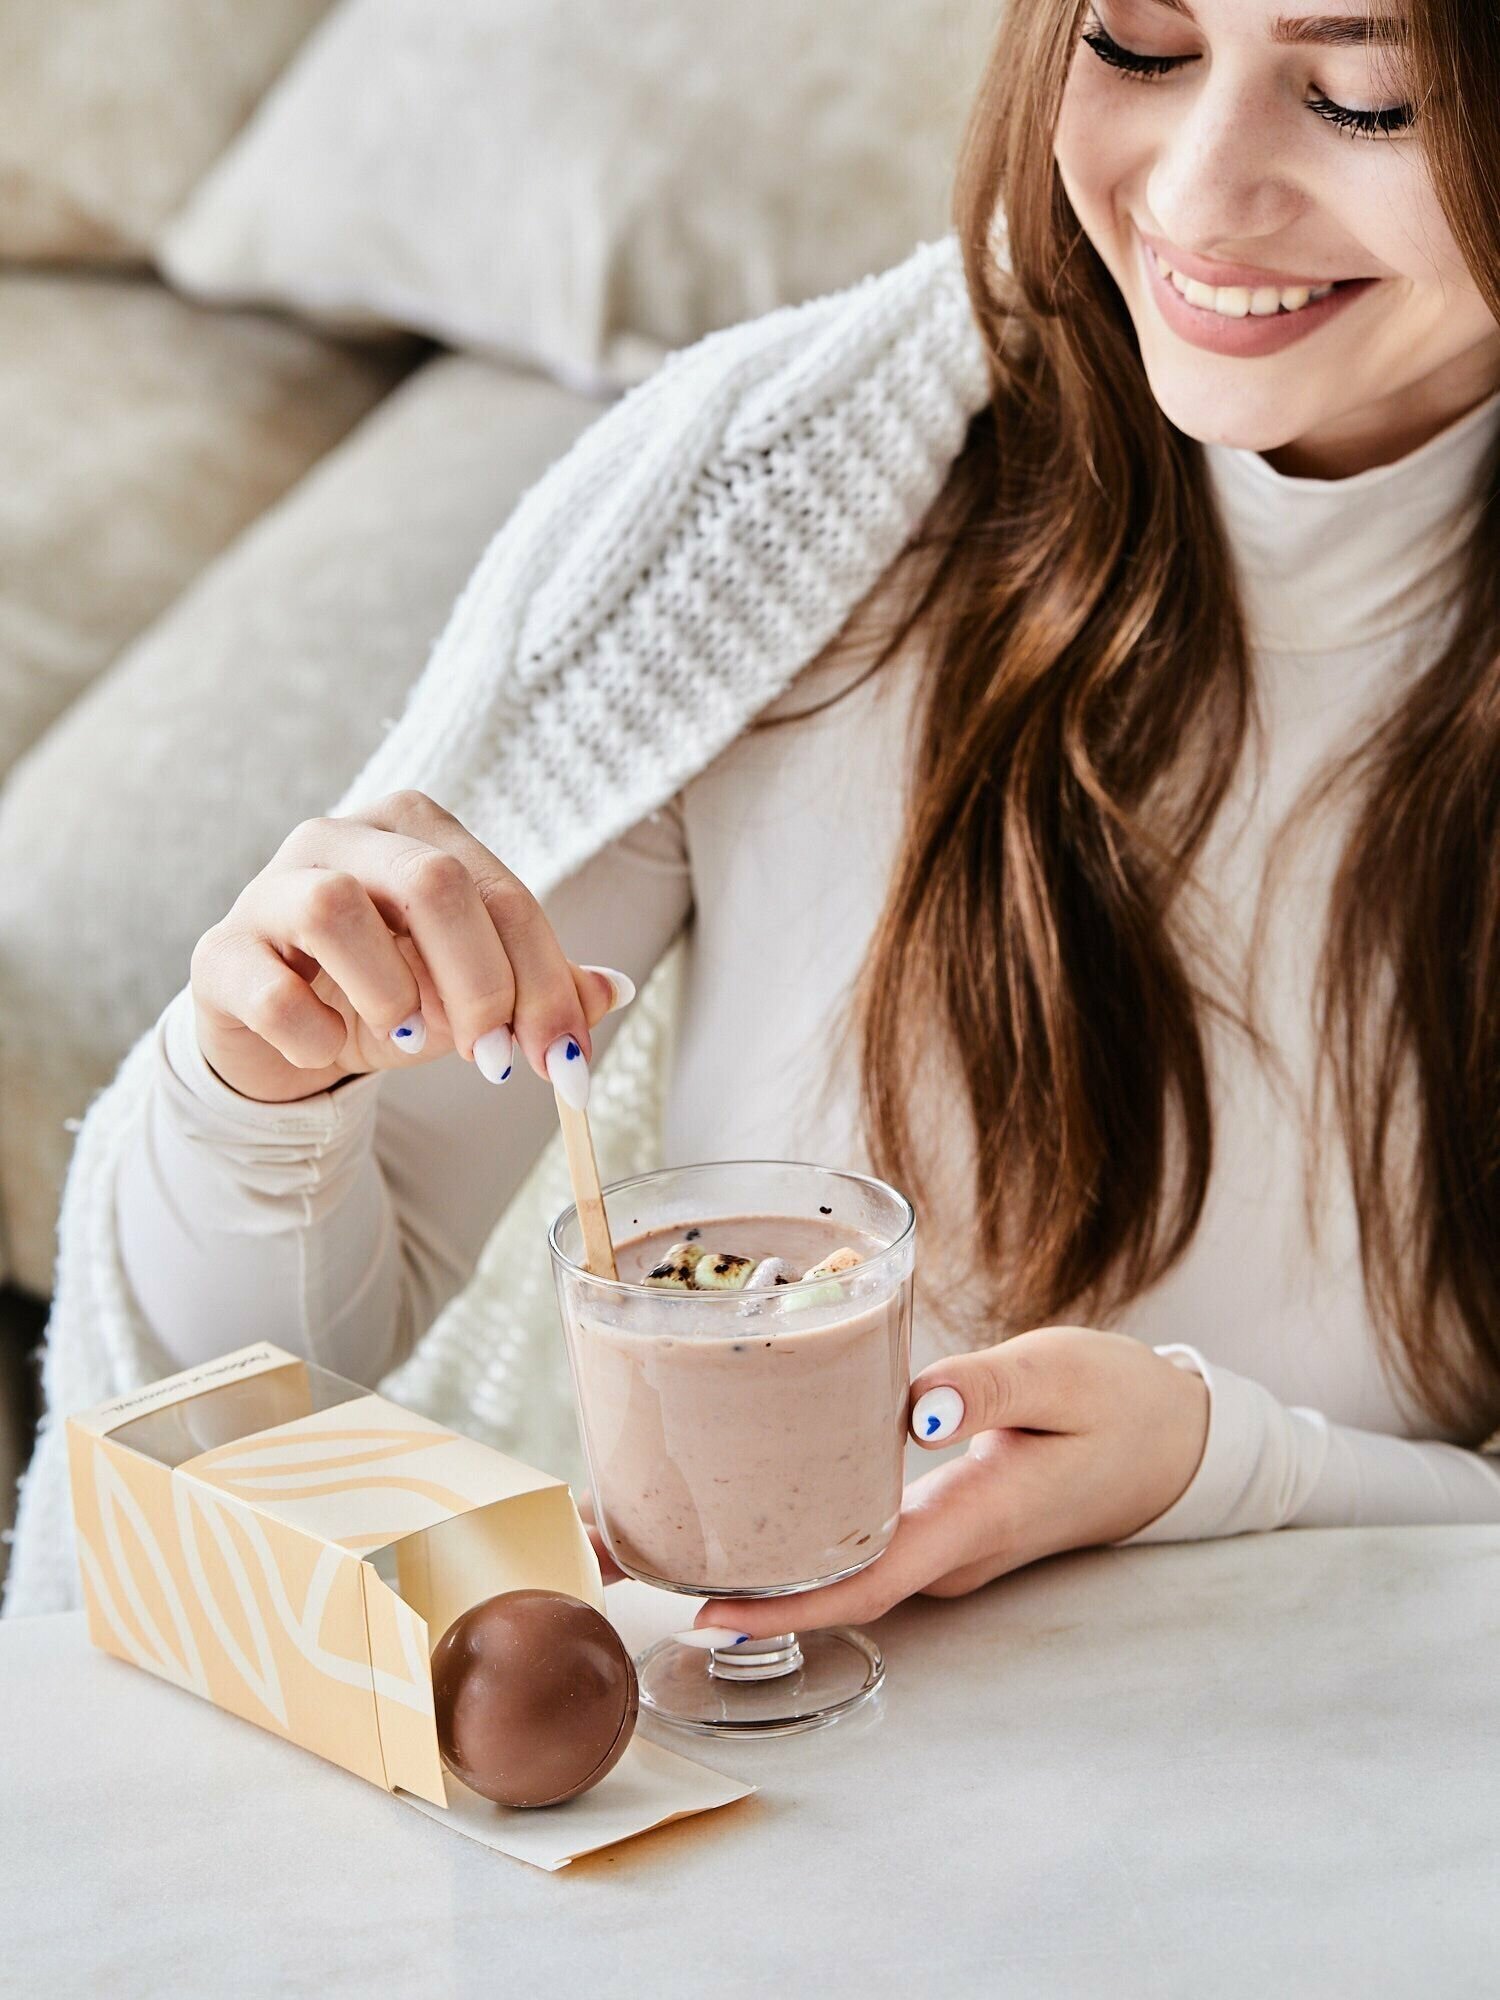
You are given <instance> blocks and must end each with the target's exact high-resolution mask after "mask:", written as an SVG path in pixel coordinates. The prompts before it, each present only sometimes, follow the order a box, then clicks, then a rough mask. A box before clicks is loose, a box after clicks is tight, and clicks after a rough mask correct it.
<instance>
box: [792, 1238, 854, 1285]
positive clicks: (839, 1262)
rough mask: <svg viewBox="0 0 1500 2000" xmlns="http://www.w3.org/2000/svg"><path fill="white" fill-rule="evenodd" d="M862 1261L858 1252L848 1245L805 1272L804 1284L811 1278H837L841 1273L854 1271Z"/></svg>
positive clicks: (803, 1274) (832, 1252)
mask: <svg viewBox="0 0 1500 2000" xmlns="http://www.w3.org/2000/svg"><path fill="white" fill-rule="evenodd" d="M860 1261H861V1259H860V1256H859V1253H858V1251H856V1250H851V1249H849V1248H848V1247H847V1245H846V1246H845V1247H844V1248H843V1249H840V1250H834V1251H831V1252H830V1253H829V1254H828V1256H826V1257H825V1258H824V1259H823V1261H822V1263H821V1264H814V1265H813V1267H812V1269H811V1270H810V1271H804V1272H803V1273H802V1279H803V1283H804V1284H805V1283H806V1281H807V1280H808V1279H809V1278H836V1277H838V1275H839V1273H840V1272H841V1271H852V1270H853V1269H854V1267H855V1265H856V1264H858V1263H859V1262H860Z"/></svg>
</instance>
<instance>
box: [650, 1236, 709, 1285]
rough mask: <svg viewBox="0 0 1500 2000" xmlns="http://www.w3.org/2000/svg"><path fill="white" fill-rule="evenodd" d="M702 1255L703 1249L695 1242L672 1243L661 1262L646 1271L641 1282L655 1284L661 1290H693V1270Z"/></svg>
mask: <svg viewBox="0 0 1500 2000" xmlns="http://www.w3.org/2000/svg"><path fill="white" fill-rule="evenodd" d="M702 1256H703V1251H702V1249H701V1247H700V1246H699V1245H698V1244H696V1243H674V1244H672V1246H671V1247H670V1249H669V1250H668V1251H667V1254H666V1256H665V1257H663V1258H662V1260H661V1262H660V1263H659V1264H657V1265H655V1266H654V1267H653V1268H652V1269H651V1270H649V1271H648V1272H647V1273H646V1275H645V1277H644V1278H643V1279H642V1280H641V1283H642V1284H644V1285H655V1286H657V1287H658V1288H659V1289H661V1290H663V1291H672V1292H690V1291H692V1290H693V1272H694V1271H695V1270H696V1268H697V1266H698V1264H699V1262H700V1260H701V1259H702Z"/></svg>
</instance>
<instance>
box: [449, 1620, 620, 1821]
mask: <svg viewBox="0 0 1500 2000" xmlns="http://www.w3.org/2000/svg"><path fill="white" fill-rule="evenodd" d="M432 1695H433V1705H434V1708H435V1710H436V1714H437V1732H438V1749H439V1751H440V1753H441V1755H442V1759H443V1762H444V1763H445V1764H446V1765H447V1766H448V1769H449V1770H450V1771H451V1772H452V1773H453V1775H454V1776H455V1777H456V1778H458V1779H460V1780H461V1781H462V1782H463V1783H464V1784H466V1785H467V1786H468V1787H469V1790H470V1791H471V1792H479V1793H480V1794H481V1795H482V1796H483V1797H485V1798H487V1799H493V1800H494V1801H495V1803H496V1804H497V1805H502V1806H553V1805H560V1804H561V1803H562V1801H563V1800H564V1799H571V1798H576V1797H577V1796H578V1794H579V1793H580V1792H586V1791H587V1790H588V1789H589V1787H590V1786H591V1785H597V1784H598V1782H599V1780H600V1779H601V1778H602V1777H604V1776H605V1775H606V1774H607V1773H608V1772H609V1771H612V1770H613V1769H614V1767H615V1765H616V1764H617V1763H618V1762H619V1760H620V1758H621V1757H622V1756H623V1754H624V1751H625V1746H626V1744H627V1743H628V1742H629V1741H630V1739H631V1736H632V1735H633V1734H634V1731H635V1723H636V1715H637V1713H638V1710H639V1705H640V1689H639V1687H638V1686H637V1684H636V1677H635V1663H634V1661H633V1660H632V1659H631V1657H630V1655H629V1653H628V1652H627V1651H626V1650H625V1645H624V1642H623V1641H622V1639H621V1638H620V1635H619V1633H618V1632H616V1630H615V1628H614V1626H613V1625H611V1624H610V1622H609V1620H608V1619H607V1618H606V1617H605V1616H604V1615H603V1613H602V1612H599V1611H596V1610H595V1609H594V1607H593V1606H592V1605H591V1604H585V1603H584V1602H583V1601H582V1599H580V1598H577V1597H570V1596H568V1594H567V1593H566V1592H565V1591H561V1590H506V1591H502V1592H501V1593H500V1595H499V1596H498V1597H487V1598H486V1599H485V1600H484V1602H483V1603H482V1604H476V1605H474V1606H473V1608H472V1609H471V1610H468V1611H465V1612H464V1613H463V1615H462V1616H461V1617H458V1618H455V1619H454V1621H453V1623H452V1624H451V1625H450V1626H449V1627H448V1629H447V1631H446V1632H445V1633H444V1634H443V1636H442V1638H441V1639H439V1640H438V1642H437V1645H436V1646H435V1647H434V1648H433V1653H432Z"/></svg>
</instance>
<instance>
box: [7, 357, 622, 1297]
mask: <svg viewBox="0 0 1500 2000" xmlns="http://www.w3.org/2000/svg"><path fill="white" fill-rule="evenodd" d="M596 408H597V406H596V405H594V404H591V403H588V402H585V401H584V400H583V399H581V398H579V397H577V396H573V395H571V394H569V393H568V392H567V391H565V390H563V389H560V388H558V387H557V386H555V385H554V384H552V383H550V382H547V381H546V380H544V379H542V378H538V377H521V376H518V375H515V374H512V373H509V372H507V371H503V370H500V369H498V368H495V367H493V366H491V365H489V364H486V363H481V362H477V361H472V360H468V359H465V358H461V357H455V356H447V357H443V358H442V359H440V360H437V361H434V362H432V363H430V364H429V365H428V366H426V367H424V368H423V369H421V370H420V371H419V372H418V373H417V374H416V375H414V376H412V377H411V378H410V380H409V381H407V382H406V383H404V384H403V385H402V386H401V388H399V389H398V390H397V391H396V392H395V393H394V394H393V395H392V396H391V397H390V398H389V399H388V400H387V401H386V402H385V403H384V404H383V405H382V406H381V407H380V408H379V409H378V410H377V411H375V412H374V414H373V415H372V416H370V417H369V418H368V419H367V420H366V422H365V423H364V424H363V425H362V426H361V427H360V428H359V429H358V430H357V431H356V432H355V433H354V434H353V436H351V437H350V438H349V439H347V440H346V441H345V443H344V444H342V445H341V446H340V447H339V448H338V449H337V450H335V451H334V452H332V453H330V455H329V456H328V457H327V458H326V459H325V460H324V461H323V463H322V464H321V465H319V466H318V467H317V468H316V469H315V470H314V471H313V472H312V473H310V474H309V475H308V477H307V478H306V479H305V480H303V482H302V483H301V484H300V485H299V486H298V487H297V488H296V489H295V490H294V491H293V492H292V493H291V494H289V495H288V496H287V497H286V498H285V499H284V500H283V501H282V502H281V503H280V504H279V505H278V506H277V507H275V508H274V509H272V510H271V511H270V512H269V513H267V514H266V515H264V516H263V517H262V518H261V520H260V521H258V522H257V523H256V524H255V525H254V526H253V527H252V528H250V529H249V530H248V531H247V532H246V533H245V534H244V535H243V536H242V537H241V539H240V540H239V541H238V542H237V543H236V544H235V545H234V547H233V548H232V549H230V550H229V551H228V552H227V553H226V554H225V555H223V556H222V557H220V559H219V560H218V561H217V562H216V563H215V564H213V565H212V567H211V568H209V569H208V570H207V571H205V573H204V574H203V575H202V576H201V577H200V578H199V579H198V581H197V582H196V584H194V586H193V587H192V588H191V590H190V591H189V592H188V593H187V594H186V595H185V596H184V597H183V598H182V599H180V600H179V601H178V602H177V603H176V604H175V605H174V606H173V607H172V609H171V610H170V611H169V612H168V613H167V614H166V616H165V617H163V618H162V619H161V620H159V621H158V623H157V624H155V625H154V626H153V627H152V628H151V630H150V631H149V632H147V633H146V634H145V635H143V637H142V638H141V639H140V640H139V641H138V642H137V644H136V645H135V646H134V647H132V648H131V649H130V651H129V652H128V653H126V654H125V655H124V656H123V657H122V658H121V659H120V660H119V661H118V662H117V663H116V665H115V666H114V667H112V668H111V669H110V671H109V672H108V673H106V674H104V675H102V676H101V677H100V679H98V680H97V681H96V682H95V683H94V685H93V686H92V687H91V688H90V689H89V691H88V692H87V693H86V694H85V695H84V696H82V697H81V698H80V700H79V701H77V702H76V703H75V704H74V705H73V707H72V708H71V709H70V710H69V711H68V713H67V714H66V715H65V716H63V718H62V719H61V720H60V721H59V722H58V723H57V724H56V725H55V726H54V727H53V728H52V729H51V730H50V731H49V732H48V733H47V735H46V736H45V737H44V738H43V739H42V741H41V742H40V743H39V744H38V745H37V746H36V749H35V750H34V751H33V752H32V754H31V755H30V756H29V757H27V758H26V759H25V760H23V762H22V763H21V765H20V766H18V768H17V769H16V771H15V772H14V773H13V774H12V777H11V780H10V783H9V784H8V785H7V786H6V787H5V788H4V789H3V790H0V937H3V938H4V940H5V948H4V951H3V952H0V1226H3V1230H4V1236H5V1243H6V1247H7V1249H8V1253H9V1261H10V1269H11V1276H12V1277H13V1278H14V1280H15V1281H16V1282H17V1283H19V1284H21V1285H24V1286H25V1287H27V1288H28V1289H29V1290H32V1291H34V1292H37V1293H38V1294H39V1295H41V1296H46V1295H47V1293H48V1292H49V1291H50V1287H51V1283H52V1263H53V1255H54V1233H55V1225H56V1217H57V1209H58V1203H59V1198H60V1195H61V1191H62V1182H63V1175H64V1170H65V1167H66V1163H67V1157H68V1152H69V1149H70V1147H71V1145H72V1138H71V1134H70V1133H69V1132H68V1131H67V1130H66V1129H65V1126H64V1120H65V1119H69V1118H74V1119H76V1118H77V1117H78V1116H79V1115H80V1114H81V1113H82V1112H83V1110H84V1109H85V1107H86V1106H87V1103H88V1100H89V1098H90V1097H91V1096H92V1095H93V1093H94V1092H95V1091H96V1090H98V1089H99V1088H100V1087H101V1086H102V1085H103V1084H105V1083H107V1082H108V1081H109V1079H110V1078H111V1076H113V1074H114V1071H115V1069H116V1067H117V1066H118V1064H119V1061H120V1058H121V1056H122V1055H123V1054H124V1053H125V1051H126V1049H127V1048H128V1047H129V1046H130V1045H131V1043H132V1042H134V1040H135V1039H136V1037H137V1035H139V1034H140V1032H141V1031H142V1030H143V1029H144V1028H146V1027H147V1026H149V1025H150V1023H151V1022H152V1021H153V1020H154V1019H155V1018H156V1016H157V1015H158V1014H159V1013H160V1011H161V1009H162V1007H163V1006H164V1005H165V1004H166V1002H167V1001H168V999H170V997H171V996H172V994H173V993H174V992H176V990H177V989H178V988H179V987H180V986H181V985H182V984H183V982H184V981H185V980H186V978H187V975H188V963H189V959H190V957H191V954H192V949H193V946H194V944H195V943H196V942H197V940H198V938H199V937H200V936H201V935H202V933H203V932H204V931H205V930H206V929H207V928H208V926H209V925H210V924H212V923H215V922H217V921H218V919H219V918H220V917H221V916H222V915H223V914H224V912H225V911H226V910H227V909H228V908H229V906H230V904H231V903H232V902H233V900H234V898H235V896H236V895H237V894H238V893H239V891H240V890H241V889H242V888H243V887H244V885H245V883H246V882H247V881H248V880H249V879H250V877H251V876H252V875H254V874H255V873H256V872H257V870H259V869H260V868H262V867H264V865H265V863H266V861H267V860H268V859H269V858H270V856H271V855H272V853H274V851H275V849H276V847H277V846H278V845H279V843H280V841H281V840H282V839H283V838H284V836H285V835H286V833H287V832H288V831H289V830H290V829H291V827H292V826H294V825H295V824H296V822H297V821H298V820H299V819H303V818H306V817H307V816H308V815H309V814H310V813H315V812H321V811H324V810H326V809H327V807H328V805H329V804H330V802H331V801H332V800H334V799H336V798H337V797H338V796H339V794H340V793H341V792H342V791H343V789H344V787H345V786H346V785H347V784H348V782H349V780H350V778H351V777H352V776H353V775H354V773H355V772H356V771H357V770H359V768H360V767H361V766H362V765H363V763H364V762H365V760H366V758H367V757H368V756H369V754H370V752H371V750H372V749H373V748H374V747H375V744H376V742H377V741H378V739H379V737H380V735H381V733H382V731H383V729H384V728H385V727H386V726H388V724H389V723H390V722H391V721H392V720H393V719H394V717H395V715H396V714H397V713H398V712H399V710H400V708H401V706H402V703H403V702H404V699H405V695H406V691H407V688H408V687H409V685H410V684H411V682H412V681H413V680H414V679H415V678H416V676H417V674H418V673H419V672H420V670H421V667H422V664H423V661H424V659H425V656H426V653H427V649H428V647H429V645H430V643H431V641H432V640H433V639H434V638H435V637H436V635H437V633H438V631H439V629H440V628H441V626H442V625H443V623H444V621H445V619H446V617H447V613H448V610H449V607H450V605H451V603H452V601H453V599H454V597H455V596H456V595H457V593H458V590H459V588H460V586H461V585H462V584H463V582H464V580H465V578H466V576H467V575H468V573H469V571H470V569H471V568H472V567H473V565H474V563H475V561H476V560H477V558H478V556H479V554H480V552H481V551H482V549H483V548H484V546H485V544H486V542H487V541H488V540H489V537H490V536H491V534H492V533H493V532H494V530H495V529H496V527H498V526H499V524H500V523H501V521H502V520H503V519H504V518H505V516H506V515H507V514H508V512H509V511H510V509H511V507H512V506H513V505H514V503H515V501H516V499H517V498H518V497H519V495H520V493H521V492H522V490H523V489H524V488H525V487H526V486H528V485H530V484H531V483H532V482H533V481H534V480H535V479H536V478H537V477H539V476H540V474H541V473H542V471H543V470H544V469H545V468H546V466H547V465H548V464H549V463H550V462H551V461H552V459H554V458H555V457H557V456H558V455H559V454H560V453H561V452H562V450H563V449H564V448H565V447H566V446H567V445H568V444H569V443H570V442H571V441H572V439H573V438H574V436H575V435H576V434H577V432H578V431H579V430H580V429H581V428H582V427H583V425H584V424H585V422H587V420H588V419H589V418H590V417H591V416H593V415H594V414H595V413H596Z"/></svg>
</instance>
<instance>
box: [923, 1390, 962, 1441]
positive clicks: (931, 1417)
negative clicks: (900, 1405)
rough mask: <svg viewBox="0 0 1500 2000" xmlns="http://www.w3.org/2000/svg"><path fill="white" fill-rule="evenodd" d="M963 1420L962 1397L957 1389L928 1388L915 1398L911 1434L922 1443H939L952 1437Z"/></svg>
mask: <svg viewBox="0 0 1500 2000" xmlns="http://www.w3.org/2000/svg"><path fill="white" fill-rule="evenodd" d="M963 1420H964V1399H963V1397H962V1396H960V1395H959V1393H958V1391H957V1389H949V1388H947V1387H944V1388H941V1389H929V1390H928V1391H927V1394H926V1395H925V1396H919V1397H918V1398H917V1406H916V1408H915V1409H914V1410H913V1411H912V1413H911V1434H912V1436H913V1437H914V1438H917V1439H918V1440H919V1441H920V1442H921V1443H922V1444H940V1443H941V1442H942V1440H943V1439H944V1438H948V1437H952V1435H953V1433H954V1432H955V1431H956V1430H957V1429H958V1427H959V1425H960V1424H961V1423H962V1422H963Z"/></svg>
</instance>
